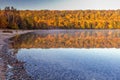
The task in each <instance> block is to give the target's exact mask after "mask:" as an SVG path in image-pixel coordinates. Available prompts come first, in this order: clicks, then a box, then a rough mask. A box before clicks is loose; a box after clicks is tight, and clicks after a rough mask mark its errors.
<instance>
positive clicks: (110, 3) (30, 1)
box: [0, 0, 120, 10]
mask: <svg viewBox="0 0 120 80" xmlns="http://www.w3.org/2000/svg"><path fill="white" fill-rule="evenodd" d="M5 6H14V7H16V8H17V9H24V10H25V9H32V10H34V9H35V10H41V9H51V10H52V9H54V10H79V9H120V0H0V8H1V9H3V8H4V7H5Z"/></svg>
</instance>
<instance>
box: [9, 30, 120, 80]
mask: <svg viewBox="0 0 120 80" xmlns="http://www.w3.org/2000/svg"><path fill="white" fill-rule="evenodd" d="M10 40H11V41H12V42H11V44H10V48H11V50H12V51H13V53H14V56H15V57H16V58H17V59H18V60H19V61H21V62H24V68H25V69H26V71H27V73H28V74H29V75H30V76H32V78H33V79H34V80H120V49H119V48H120V31H119V30H38V31H35V32H32V33H27V34H22V35H17V36H15V37H13V38H11V39H10Z"/></svg>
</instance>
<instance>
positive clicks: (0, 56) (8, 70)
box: [0, 30, 33, 80]
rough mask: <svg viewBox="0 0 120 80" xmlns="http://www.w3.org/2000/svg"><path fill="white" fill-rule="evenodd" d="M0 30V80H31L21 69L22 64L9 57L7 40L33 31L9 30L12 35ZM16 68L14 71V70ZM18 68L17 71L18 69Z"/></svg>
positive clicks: (22, 68)
mask: <svg viewBox="0 0 120 80" xmlns="http://www.w3.org/2000/svg"><path fill="white" fill-rule="evenodd" d="M3 31H4V30H0V80H9V79H27V80H31V78H30V76H28V75H27V72H26V71H25V69H24V67H23V64H24V63H23V62H20V61H18V60H17V59H15V58H13V57H12V56H11V53H10V52H9V46H8V43H9V38H11V37H14V36H16V35H20V34H25V33H28V32H32V31H33V30H9V31H12V33H7V32H5V33H4V32H3ZM15 68H16V69H15ZM18 68H19V69H18Z"/></svg>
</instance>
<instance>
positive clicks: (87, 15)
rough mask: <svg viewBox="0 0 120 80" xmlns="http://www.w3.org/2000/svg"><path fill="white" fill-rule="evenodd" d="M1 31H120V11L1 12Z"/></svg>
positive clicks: (10, 9)
mask: <svg viewBox="0 0 120 80" xmlns="http://www.w3.org/2000/svg"><path fill="white" fill-rule="evenodd" d="M0 29H120V10H17V9H15V8H14V7H5V9H3V10H0Z"/></svg>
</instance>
